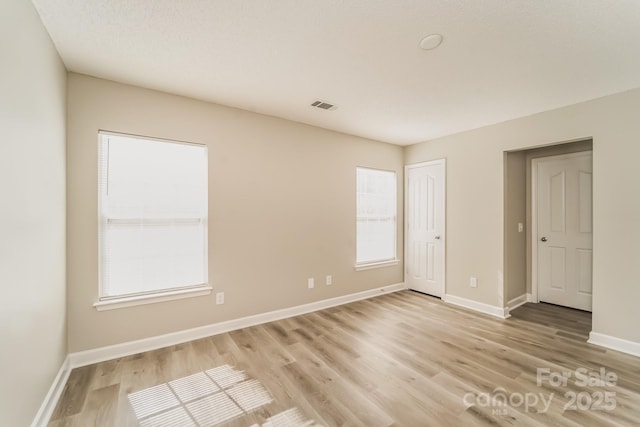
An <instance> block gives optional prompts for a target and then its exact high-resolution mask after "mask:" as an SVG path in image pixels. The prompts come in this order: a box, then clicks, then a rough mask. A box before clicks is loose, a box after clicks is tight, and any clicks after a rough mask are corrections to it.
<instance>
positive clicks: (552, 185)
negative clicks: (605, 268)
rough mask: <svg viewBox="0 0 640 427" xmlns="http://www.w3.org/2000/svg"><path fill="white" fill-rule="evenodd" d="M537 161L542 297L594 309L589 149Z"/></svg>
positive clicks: (539, 290) (538, 274)
mask: <svg viewBox="0 0 640 427" xmlns="http://www.w3.org/2000/svg"><path fill="white" fill-rule="evenodd" d="M534 162H535V163H534V168H533V170H534V171H535V173H536V175H537V176H536V177H535V181H534V182H535V185H536V192H535V193H537V200H534V203H535V204H536V205H535V206H536V210H535V212H536V216H537V221H536V223H537V230H536V234H537V241H536V243H537V251H536V253H537V269H536V270H537V284H538V299H539V300H540V301H544V302H549V303H552V304H558V305H563V306H566V307H573V308H577V309H580V310H587V311H591V299H592V297H591V278H592V259H593V256H592V252H593V251H592V248H593V246H592V245H593V243H592V226H591V212H592V202H591V200H592V195H591V185H592V184H591V183H592V155H591V151H587V152H582V153H574V154H567V155H560V156H553V157H544V158H540V159H535V160H534ZM534 197H535V195H534ZM534 237H536V236H535V234H534Z"/></svg>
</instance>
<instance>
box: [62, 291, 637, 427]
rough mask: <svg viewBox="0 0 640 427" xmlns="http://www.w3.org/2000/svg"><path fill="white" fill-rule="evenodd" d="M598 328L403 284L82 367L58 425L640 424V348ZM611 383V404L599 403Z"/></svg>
mask: <svg viewBox="0 0 640 427" xmlns="http://www.w3.org/2000/svg"><path fill="white" fill-rule="evenodd" d="M590 331H591V315H590V313H585V312H582V311H578V310H573V309H568V308H564V307H557V306H553V305H550V304H542V303H541V304H525V305H523V306H521V307H519V308H518V309H516V310H514V311H513V312H512V317H511V318H509V319H506V320H502V319H498V318H493V317H491V316H486V315H483V314H479V313H475V312H472V311H469V310H467V309H464V308H459V307H455V306H452V305H448V304H445V303H443V302H442V301H440V300H439V299H437V298H433V297H429V296H425V295H422V294H419V293H415V292H411V291H401V292H396V293H392V294H388V295H384V296H380V297H376V298H371V299H367V300H362V301H358V302H354V303H351V304H346V305H342V306H337V307H332V308H330V309H327V310H321V311H317V312H312V313H308V314H304V315H301V316H297V317H292V318H288V319H282V320H278V321H276V322H270V323H266V324H263V325H258V326H254V327H251V328H244V329H240V330H236V331H232V332H229V333H223V334H219V335H216V336H212V337H207V338H203V339H199V340H195V341H192V342H188V343H184V344H179V345H174V346H170V347H166V348H163V349H158V350H154V351H149V352H146V353H142V354H138V355H132V356H127V357H123V358H118V359H114V360H111V361H107V362H102V363H98V364H96V365H91V366H87V367H83V368H77V369H74V370H73V371H72V373H71V375H70V377H69V380H68V382H67V384H66V385H65V388H64V390H63V393H62V396H61V398H60V400H59V402H58V405H57V407H56V408H55V410H54V413H53V416H52V418H51V421H50V424H49V425H50V426H51V427H63V426H85V425H95V426H118V427H120V426H125V427H127V426H132V427H134V426H138V425H143V426H153V425H160V424H159V421H158V420H162V419H164V420H165V421H166V420H168V419H169V417H177V418H173V419H174V420H177V419H180V420H182V421H181V422H184V423H191V424H194V425H199V424H200V425H218V426H224V427H249V426H256V427H260V426H262V425H263V424H265V423H268V422H271V420H273V422H274V425H275V423H276V421H277V420H279V421H278V422H280V423H281V424H279V425H300V424H301V423H303V421H300V420H304V421H305V422H308V423H309V424H308V425H324V426H342V425H353V426H410V427H413V426H426V425H429V426H431V425H433V426H456V425H464V426H491V425H494V426H513V425H518V426H520V425H522V426H566V427H576V426H583V425H588V426H592V425H593V426H608V425H612V426H613V425H616V426H637V425H640V358H637V357H633V356H631V355H627V354H623V353H618V352H615V351H612V350H608V349H605V348H602V347H598V346H594V345H591V344H588V343H587V342H586V340H587V339H588V336H589V332H590ZM538 369H543V370H547V371H546V372H547V373H550V374H554V375H561V374H562V373H567V372H568V373H570V375H571V378H570V379H569V380H568V381H567V383H566V384H562V385H559V384H552V383H551V382H550V381H549V379H548V377H544V378H543V379H542V381H541V382H540V383H538V382H539V379H540V378H539V377H538V375H539V373H538ZM577 369H582V370H584V371H583V372H587V373H590V374H592V375H596V374H597V373H598V372H600V369H604V370H605V371H606V372H613V373H615V374H616V375H617V381H616V384H615V385H611V384H609V385H604V386H603V385H602V384H597V383H591V384H586V385H583V384H579V383H577V382H576V380H577V378H576V370H577ZM541 378H542V377H541ZM180 384H182V386H181V385H180ZM181 387H182V388H181ZM603 392H607V393H613V394H612V395H611V396H612V397H613V403H615V407H614V408H609V409H610V410H592V408H591V406H589V405H591V404H593V400H594V399H595V400H597V396H598V393H603ZM572 395H574V396H581V397H580V399H582V400H581V401H579V402H578V403H579V404H580V405H579V406H577V407H576V408H575V409H572V408H571V407H568V404H569V403H571V400H570V399H571V396H572ZM611 396H610V397H611ZM132 399H133V400H132ZM504 399H506V400H504ZM518 399H520V400H518ZM525 399H528V400H527V403H526V405H525ZM545 399H546V400H545ZM587 403H589V405H587V406H585V405H586V404H587ZM134 404H135V405H136V407H135V408H134ZM600 409H602V408H600ZM180 417H182V418H180ZM287 417H289V418H287ZM294 419H297V420H298V421H292V420H294ZM212 420H217V421H215V422H214V421H212ZM283 420H289V421H283ZM305 425H306V424H305Z"/></svg>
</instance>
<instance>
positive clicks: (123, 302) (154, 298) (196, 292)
mask: <svg viewBox="0 0 640 427" xmlns="http://www.w3.org/2000/svg"><path fill="white" fill-rule="evenodd" d="M212 289H213V288H212V287H211V286H209V285H204V286H200V287H197V288H192V289H180V290H175V291H167V292H162V293H157V294H153V295H136V296H132V297H123V298H114V299H110V300H105V301H98V302H96V303H94V304H93V306H94V307H95V309H96V310H98V311H104V310H115V309H118V308H125V307H133V306H135V305H144V304H155V303H157V302H164V301H173V300H177V299H183V298H193V297H199V296H203V295H209V294H211V291H212Z"/></svg>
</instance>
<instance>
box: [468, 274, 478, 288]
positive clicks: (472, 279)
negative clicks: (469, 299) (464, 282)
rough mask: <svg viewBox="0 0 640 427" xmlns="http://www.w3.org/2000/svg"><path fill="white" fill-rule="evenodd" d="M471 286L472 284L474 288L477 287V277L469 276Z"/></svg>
mask: <svg viewBox="0 0 640 427" xmlns="http://www.w3.org/2000/svg"><path fill="white" fill-rule="evenodd" d="M469 286H471V287H472V288H477V287H478V279H476V278H475V277H471V278H469Z"/></svg>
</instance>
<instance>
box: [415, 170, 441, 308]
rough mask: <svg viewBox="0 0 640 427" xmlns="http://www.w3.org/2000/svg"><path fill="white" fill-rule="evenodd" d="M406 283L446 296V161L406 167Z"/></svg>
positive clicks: (430, 293) (417, 288) (421, 290)
mask: <svg viewBox="0 0 640 427" xmlns="http://www.w3.org/2000/svg"><path fill="white" fill-rule="evenodd" d="M405 200H406V202H405V231H406V234H405V239H406V250H405V254H406V255H405V257H406V258H405V266H406V268H405V283H406V285H407V287H408V288H409V289H413V290H416V291H420V292H424V293H426V294H429V295H433V296H437V297H442V296H443V295H444V279H445V160H444V159H442V160H435V161H432V162H425V163H418V164H415V165H408V166H406V167H405Z"/></svg>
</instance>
